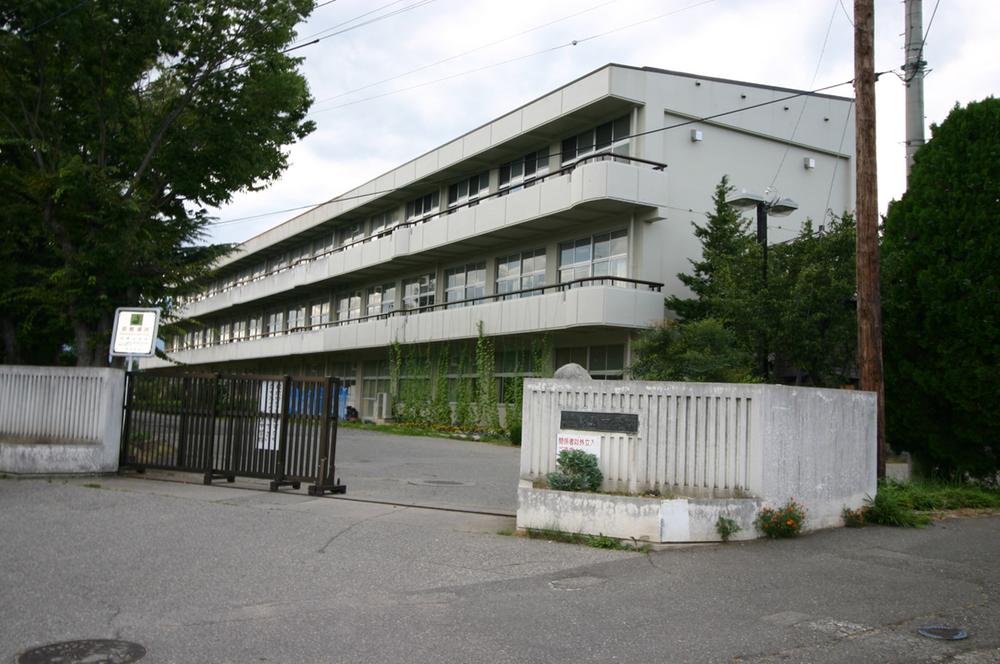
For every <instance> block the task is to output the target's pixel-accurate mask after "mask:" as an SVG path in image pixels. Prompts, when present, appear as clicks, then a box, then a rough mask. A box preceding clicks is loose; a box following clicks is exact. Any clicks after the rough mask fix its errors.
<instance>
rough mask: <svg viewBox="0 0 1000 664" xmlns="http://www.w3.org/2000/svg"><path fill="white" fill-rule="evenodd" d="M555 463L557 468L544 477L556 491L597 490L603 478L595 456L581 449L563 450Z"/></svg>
mask: <svg viewBox="0 0 1000 664" xmlns="http://www.w3.org/2000/svg"><path fill="white" fill-rule="evenodd" d="M556 465H557V466H558V467H559V470H558V471H556V472H554V473H549V474H548V475H546V477H545V479H546V480H548V482H549V486H550V487H552V488H553V489H556V490H557V491H597V490H598V489H599V488H600V487H601V482H602V481H603V480H604V475H603V474H601V470H600V468H598V467H597V457H596V456H594V455H593V454H588V453H586V452H583V451H581V450H563V451H562V452H560V453H559V457H558V458H557V459H556Z"/></svg>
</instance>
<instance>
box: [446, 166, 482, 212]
mask: <svg viewBox="0 0 1000 664" xmlns="http://www.w3.org/2000/svg"><path fill="white" fill-rule="evenodd" d="M489 193H490V174H489V173H488V172H487V173H480V174H478V175H473V176H472V177H471V178H467V179H465V180H462V181H461V182H456V183H455V184H453V185H451V186H450V187H448V207H455V206H457V205H462V204H463V203H469V204H470V205H475V204H476V201H477V200H478V199H479V198H480V197H482V196H486V195H488V194H489Z"/></svg>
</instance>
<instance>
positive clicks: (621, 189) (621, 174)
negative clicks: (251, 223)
mask: <svg viewBox="0 0 1000 664" xmlns="http://www.w3.org/2000/svg"><path fill="white" fill-rule="evenodd" d="M666 178H667V174H666V171H665V167H664V165H663V164H657V163H655V162H648V161H645V160H641V159H636V158H631V157H623V156H618V155H615V156H614V157H613V158H612V157H611V156H610V155H608V154H598V155H591V156H589V157H587V158H585V159H582V160H580V161H578V162H576V163H574V164H571V165H569V166H567V167H565V168H562V169H560V170H558V171H555V172H553V173H550V174H547V175H544V176H541V177H538V178H536V179H535V180H533V181H530V183H526V184H529V186H526V187H524V188H522V189H519V190H517V191H511V192H507V191H504V192H497V193H494V194H491V195H490V196H488V197H486V198H482V199H480V200H479V201H477V202H476V203H474V204H467V205H463V206H459V207H456V208H452V209H450V210H446V211H442V212H440V213H436V214H433V215H430V216H428V217H425V218H423V219H419V220H415V221H410V222H406V223H403V224H400V225H398V226H396V227H395V228H393V229H391V230H389V231H385V232H383V233H380V234H378V235H375V236H372V237H368V238H365V239H364V240H359V241H357V242H353V243H351V244H348V245H345V246H342V247H338V248H336V249H334V250H332V251H330V252H327V253H325V254H321V255H320V256H316V257H312V258H309V259H305V260H302V261H300V262H298V263H297V264H295V265H293V266H291V267H288V268H283V269H282V270H281V271H277V272H274V273H271V274H267V275H264V276H262V277H258V278H257V279H256V280H253V281H247V282H244V283H239V284H236V285H234V286H232V287H230V288H228V289H227V290H223V291H221V292H216V293H214V294H210V295H208V296H206V297H202V298H201V299H199V300H197V301H192V302H189V303H188V304H187V306H186V307H185V308H184V310H183V311H182V312H181V315H183V316H184V317H199V316H203V315H205V314H207V313H210V312H213V311H219V310H223V309H227V308H230V307H233V306H238V305H243V304H248V303H250V302H254V301H257V300H261V299H264V298H272V297H275V296H278V295H282V294H288V293H291V292H292V291H294V290H295V289H297V288H306V287H309V286H313V285H318V284H320V283H322V282H324V281H327V280H330V279H335V278H337V277H341V276H344V275H348V274H350V275H351V276H352V279H354V278H357V279H362V278H367V277H370V278H372V279H377V278H381V277H383V276H388V275H389V274H390V273H391V272H393V271H394V270H395V271H398V268H397V266H396V265H394V263H400V265H401V264H402V261H403V260H404V259H407V258H410V261H408V262H409V263H411V264H412V257H415V256H420V258H421V259H422V260H427V261H435V260H438V259H439V258H443V257H445V256H454V255H456V254H461V253H462V252H463V251H466V253H468V252H475V253H480V252H481V251H482V242H481V241H482V239H485V238H489V239H490V240H491V241H492V242H493V243H496V242H504V241H510V240H514V239H518V238H521V237H523V236H524V230H525V229H530V230H534V231H535V232H537V233H545V232H554V231H558V230H559V229H560V228H565V227H567V226H569V225H570V224H572V223H579V222H580V221H586V220H588V219H591V218H596V217H598V216H601V215H606V214H609V213H614V212H622V213H625V212H628V211H630V210H633V209H635V208H636V207H660V206H663V205H666V191H667V182H666ZM515 227H516V228H517V230H515ZM466 244H467V245H468V247H467V248H463V247H464V245H466ZM393 276H394V275H393Z"/></svg>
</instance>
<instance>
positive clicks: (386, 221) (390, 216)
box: [372, 210, 399, 235]
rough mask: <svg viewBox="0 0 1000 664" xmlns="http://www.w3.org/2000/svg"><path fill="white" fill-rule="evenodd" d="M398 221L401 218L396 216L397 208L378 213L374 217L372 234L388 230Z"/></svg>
mask: <svg viewBox="0 0 1000 664" xmlns="http://www.w3.org/2000/svg"><path fill="white" fill-rule="evenodd" d="M398 223H399V218H398V217H397V216H396V210H389V211H388V212H382V213H381V214H376V215H375V216H373V217H372V235H375V234H376V233H381V232H382V231H387V230H389V229H390V228H392V227H393V226H395V225H396V224H398Z"/></svg>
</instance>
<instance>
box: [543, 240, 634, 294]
mask: <svg viewBox="0 0 1000 664" xmlns="http://www.w3.org/2000/svg"><path fill="white" fill-rule="evenodd" d="M627 275H628V234H627V233H626V232H625V231H624V230H620V231H614V232H612V233H602V234H600V235H594V236H593V237H585V238H583V239H580V240H574V241H572V242H562V243H560V245H559V283H566V282H569V281H574V280H576V279H585V278H587V277H625V276H627Z"/></svg>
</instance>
